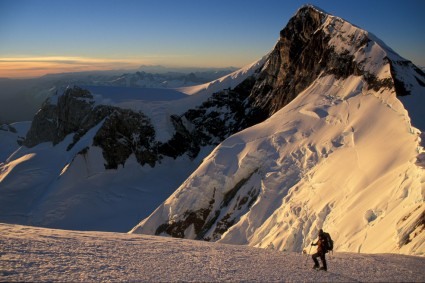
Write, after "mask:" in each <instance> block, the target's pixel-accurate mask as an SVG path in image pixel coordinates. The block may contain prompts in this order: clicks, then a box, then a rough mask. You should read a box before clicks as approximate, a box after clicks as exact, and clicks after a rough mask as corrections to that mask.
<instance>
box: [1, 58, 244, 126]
mask: <svg viewBox="0 0 425 283" xmlns="http://www.w3.org/2000/svg"><path fill="white" fill-rule="evenodd" d="M235 70H236V68H232V67H229V68H168V67H164V66H142V67H140V69H139V70H131V71H130V70H128V71H125V70H111V71H88V72H75V73H60V74H49V75H45V76H43V77H40V78H33V79H0V124H2V123H5V122H8V123H12V122H16V121H27V120H28V121H29V120H31V119H32V117H33V116H34V114H35V113H36V112H37V111H38V109H39V108H40V107H41V104H42V103H43V101H44V100H45V99H46V98H48V97H50V96H52V95H53V94H55V93H56V92H57V91H59V92H61V91H63V89H64V88H65V87H66V86H68V85H75V84H76V85H95V86H126V87H154V88H167V87H182V86H192V85H196V84H201V83H206V82H209V81H212V80H215V79H217V78H219V77H222V76H224V75H227V74H229V73H231V72H233V71H235Z"/></svg>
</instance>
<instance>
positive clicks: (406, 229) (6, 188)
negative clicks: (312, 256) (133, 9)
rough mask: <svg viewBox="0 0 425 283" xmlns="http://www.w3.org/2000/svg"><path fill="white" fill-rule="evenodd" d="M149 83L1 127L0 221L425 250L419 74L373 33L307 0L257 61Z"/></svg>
mask: <svg viewBox="0 0 425 283" xmlns="http://www.w3.org/2000/svg"><path fill="white" fill-rule="evenodd" d="M152 77H155V76H154V75H153V76H152ZM145 81H149V76H145V73H142V72H139V73H132V74H130V75H124V76H118V77H116V78H115V80H113V81H110V82H113V83H112V84H111V85H107V84H106V86H105V85H103V86H101V87H99V86H95V87H93V86H84V84H79V86H73V87H68V88H66V89H65V90H63V91H58V92H57V94H55V95H53V96H50V97H49V99H47V100H46V101H45V102H44V103H43V106H42V108H41V109H40V111H38V112H37V114H36V115H35V116H34V119H33V120H32V123H31V126H30V127H29V129H28V125H23V124H16V128H15V130H12V128H10V127H8V126H7V127H6V126H4V127H3V128H2V129H3V130H2V131H0V141H5V142H4V143H6V145H5V146H1V147H0V148H1V149H2V151H6V149H7V152H6V153H2V155H0V156H3V160H0V221H1V222H7V223H19V224H26V225H28V224H29V225H34V226H44V227H54V228H65V229H76V230H104V231H126V232H127V231H130V230H131V233H144V234H153V235H163V236H173V237H180V238H188V239H198V240H205V241H218V242H222V243H229V244H242V245H250V246H255V247H260V248H267V247H272V248H274V249H278V250H281V251H295V252H301V251H302V250H304V249H306V248H308V247H309V245H310V244H311V243H312V242H313V241H314V239H315V238H316V237H317V233H318V230H319V229H321V228H322V229H324V230H325V231H327V232H330V234H331V235H332V237H333V239H334V241H335V250H336V251H340V252H344V251H347V252H364V253H405V254H415V255H424V254H425V244H424V243H425V203H424V199H425V195H424V187H425V183H424V180H425V150H424V146H425V144H424V140H425V136H424V134H423V131H424V130H425V116H424V115H423V109H424V106H425V74H424V72H423V71H422V70H421V69H420V68H418V67H416V66H415V65H414V64H413V63H412V62H410V61H407V60H405V59H404V58H402V57H400V56H399V55H398V54H396V53H395V52H394V51H393V50H392V49H391V48H390V47H388V46H386V45H385V43H383V42H382V41H381V40H379V39H378V38H377V37H376V36H374V35H373V34H371V33H369V32H368V31H365V30H363V29H361V28H359V27H357V26H355V25H352V24H351V23H349V22H347V21H345V20H343V19H341V18H339V17H336V16H333V15H330V14H328V13H326V12H324V11H323V10H321V9H319V8H317V7H315V6H312V5H305V6H303V7H301V8H300V9H299V10H298V11H297V12H296V14H295V15H294V16H293V17H292V18H291V19H290V20H289V22H288V24H287V25H286V27H284V28H283V29H282V30H281V32H280V37H279V40H278V42H277V43H276V45H275V46H274V48H273V49H272V50H271V51H270V52H269V53H268V54H266V55H265V56H264V57H263V58H261V59H259V60H258V61H256V62H254V63H252V64H251V65H248V66H246V67H244V68H242V69H240V70H237V71H235V72H232V73H230V74H228V75H226V76H223V77H221V78H218V79H216V80H212V81H210V82H208V83H204V84H199V85H192V86H185V87H179V88H172V89H170V88H160V89H158V88H154V86H153V85H152V86H151V85H146V84H144V82H145ZM142 82H143V83H142ZM117 85H118V86H119V87H118V86H117ZM142 85H143V86H144V87H141V86H142ZM135 86H137V87H135ZM10 126H11V127H15V125H14V124H12V125H10ZM26 127H27V128H26ZM25 129H28V130H27V131H26V135H25V138H23V137H22V132H25ZM3 137H8V138H7V139H6V138H3ZM17 140H19V143H20V144H21V145H22V146H19V145H18V144H17V143H16V141H17ZM3 148H4V150H3Z"/></svg>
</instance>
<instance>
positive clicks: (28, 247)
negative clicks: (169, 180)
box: [0, 224, 425, 282]
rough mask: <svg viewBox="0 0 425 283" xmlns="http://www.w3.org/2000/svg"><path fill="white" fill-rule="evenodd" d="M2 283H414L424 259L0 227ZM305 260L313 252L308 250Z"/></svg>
mask: <svg viewBox="0 0 425 283" xmlns="http://www.w3.org/2000/svg"><path fill="white" fill-rule="evenodd" d="M0 233H1V235H2V237H1V238H0V245H1V247H2V250H1V252H0V280H1V281H9V282H15V281H24V282H52V281H53V282H92V281H96V282H104V281H112V282H287V281H290V282H292V281H296V282H355V281H360V282H419V281H423V278H425V259H424V258H423V257H414V256H402V255H394V254H376V255H369V254H358V253H335V254H333V255H328V256H327V257H328V272H323V271H315V270H312V269H311V267H312V266H313V262H312V260H311V257H310V255H307V254H301V253H285V252H280V251H277V250H274V249H256V248H252V247H246V246H233V245H222V244H218V243H206V242H201V241H191V240H181V239H173V238H164V237H155V236H147V235H128V234H119V233H101V232H75V231H63V230H50V229H40V228H34V227H26V226H16V225H6V224H0ZM311 252H313V251H312V250H311Z"/></svg>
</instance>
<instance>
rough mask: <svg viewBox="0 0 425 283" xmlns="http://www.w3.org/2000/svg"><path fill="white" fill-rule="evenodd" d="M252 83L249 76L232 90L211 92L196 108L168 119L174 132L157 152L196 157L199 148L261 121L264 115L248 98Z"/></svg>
mask: <svg viewBox="0 0 425 283" xmlns="http://www.w3.org/2000/svg"><path fill="white" fill-rule="evenodd" d="M255 81H256V80H255V78H254V77H249V78H247V79H246V80H245V81H243V82H242V83H241V84H240V85H238V86H237V87H235V88H234V89H227V90H224V91H220V92H217V93H214V94H213V95H212V96H211V97H210V98H209V99H208V100H207V101H205V102H204V103H202V104H201V105H200V106H199V107H197V108H195V109H189V110H188V111H186V112H185V113H184V114H183V115H181V116H177V115H173V116H171V117H170V118H171V121H172V123H173V125H174V128H175V129H176V133H175V134H174V136H173V137H172V139H170V140H169V141H168V142H166V143H164V144H161V145H160V146H159V150H158V152H159V153H160V154H163V155H166V156H171V157H173V158H176V157H178V156H181V155H183V154H188V155H189V157H191V158H195V157H196V156H197V155H198V153H199V151H200V149H201V147H202V146H207V145H218V144H219V143H220V142H222V141H223V140H224V139H226V138H227V137H229V136H230V135H232V134H234V133H237V132H239V131H241V130H243V129H245V128H247V127H250V126H252V125H255V124H257V123H259V122H262V121H264V120H265V119H266V118H267V115H266V114H265V113H263V112H262V110H261V109H258V108H256V107H255V106H253V105H252V103H253V101H252V100H251V99H250V98H249V94H250V92H251V90H252V87H253V86H254V83H255Z"/></svg>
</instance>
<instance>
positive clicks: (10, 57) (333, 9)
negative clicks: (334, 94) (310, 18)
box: [0, 0, 425, 77]
mask: <svg viewBox="0 0 425 283" xmlns="http://www.w3.org/2000/svg"><path fill="white" fill-rule="evenodd" d="M306 3H311V4H313V5H316V6H318V7H320V8H322V9H323V10H325V11H327V12H328V13H330V14H333V15H336V16H339V17H341V18H343V19H346V20H348V21H349V22H351V23H353V24H355V25H357V26H359V27H361V28H364V29H366V30H368V31H370V32H372V33H374V34H375V35H376V36H378V37H379V38H381V39H382V40H383V41H384V42H385V43H386V44H387V45H389V46H390V47H391V48H392V49H394V50H395V51H396V52H398V53H399V54H400V55H401V56H403V57H405V58H406V59H408V60H411V61H413V62H414V63H415V64H417V65H419V66H425V52H424V51H425V36H424V34H425V17H424V16H423V11H425V1H423V0H404V1H399V0H386V1H384V0H372V1H371V0H367V1H365V0H357V1H339V0H338V1H334V0H317V1H314V0H311V1H309V2H306V1H298V0H297V1H293V0H292V1H282V0H262V1H246V0H245V1H241V0H216V1H201V0H196V1H195V0H183V1H171V0H162V1H145V0H136V1H129V0H123V1H117V0H116V1H112V0H101V1H100V0H91V1H86V0H84V1H81V0H61V1H56V0H43V1H41V0H40V1H37V0H27V1H24V0H0V77H29V76H40V75H44V74H46V73H57V72H69V71H87V70H106V69H132V68H137V67H139V66H140V65H164V66H172V67H228V66H234V67H242V66H244V65H247V64H250V63H251V62H253V61H255V60H257V59H259V58H261V57H262V56H263V55H265V54H266V53H267V52H268V51H270V50H271V49H272V48H273V46H274V44H275V43H276V41H277V40H278V38H279V31H280V30H281V29H282V28H283V27H285V25H286V24H287V22H288V20H289V19H290V17H291V16H293V15H294V14H295V12H296V11H297V9H298V8H299V7H301V6H302V5H303V4H306Z"/></svg>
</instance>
